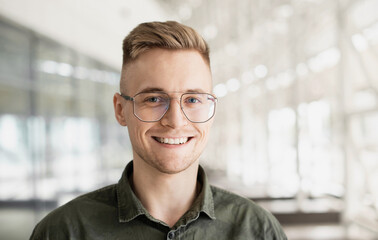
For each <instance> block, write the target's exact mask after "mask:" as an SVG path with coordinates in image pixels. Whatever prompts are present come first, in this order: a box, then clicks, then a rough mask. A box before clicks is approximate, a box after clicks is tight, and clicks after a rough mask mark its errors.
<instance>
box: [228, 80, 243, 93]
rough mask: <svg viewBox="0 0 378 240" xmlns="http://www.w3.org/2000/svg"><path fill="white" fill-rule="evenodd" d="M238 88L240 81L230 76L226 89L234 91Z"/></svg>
mask: <svg viewBox="0 0 378 240" xmlns="http://www.w3.org/2000/svg"><path fill="white" fill-rule="evenodd" d="M239 88H240V82H239V80H238V79H236V78H231V79H229V80H228V81H227V89H228V91H230V92H236V91H237V90H239Z"/></svg>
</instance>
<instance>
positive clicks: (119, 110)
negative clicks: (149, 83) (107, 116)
mask: <svg viewBox="0 0 378 240" xmlns="http://www.w3.org/2000/svg"><path fill="white" fill-rule="evenodd" d="M113 105H114V114H115V117H116V119H117V121H118V123H119V124H120V125H121V126H127V124H126V118H125V113H124V112H125V109H124V104H122V97H121V95H119V93H115V94H114V96H113Z"/></svg>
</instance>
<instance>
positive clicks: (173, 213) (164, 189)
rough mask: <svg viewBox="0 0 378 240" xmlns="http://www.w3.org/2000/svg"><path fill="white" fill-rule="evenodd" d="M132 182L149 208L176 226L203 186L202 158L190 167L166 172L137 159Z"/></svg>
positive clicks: (149, 210)
mask: <svg viewBox="0 0 378 240" xmlns="http://www.w3.org/2000/svg"><path fill="white" fill-rule="evenodd" d="M133 165H134V170H133V176H132V186H133V190H134V192H135V194H136V196H137V197H138V198H139V200H140V201H141V202H142V204H143V206H144V207H145V208H146V210H147V211H148V212H149V213H150V214H151V216H153V217H154V218H156V219H159V220H161V221H163V222H165V223H166V224H167V225H168V226H170V227H172V226H173V225H174V224H175V223H176V222H177V221H178V220H179V219H180V217H182V216H183V215H184V214H185V212H187V211H188V210H189V208H190V207H191V206H192V204H193V202H194V200H195V199H196V197H197V195H198V193H199V190H200V186H199V183H197V173H198V161H197V162H195V163H193V164H192V165H191V166H190V167H189V168H187V169H186V170H184V171H182V172H179V173H175V174H166V173H162V172H160V171H158V170H156V169H155V168H153V167H151V166H150V165H148V164H147V163H145V162H144V161H143V160H140V159H139V160H136V161H135V160H134V163H133Z"/></svg>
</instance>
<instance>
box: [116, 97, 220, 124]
mask: <svg viewBox="0 0 378 240" xmlns="http://www.w3.org/2000/svg"><path fill="white" fill-rule="evenodd" d="M121 96H122V97H123V98H124V99H126V100H127V101H132V102H133V103H134V104H133V112H134V115H135V117H137V118H138V119H139V120H141V121H143V122H157V121H160V119H162V118H163V116H164V114H165V113H166V112H167V111H168V109H169V106H170V103H171V98H170V97H169V95H168V94H167V93H164V92H148V93H144V92H142V93H138V94H136V95H135V96H134V97H130V96H126V95H124V94H122V93H121ZM216 103H217V98H216V97H215V96H213V95H211V94H209V93H183V94H182V95H181V97H180V107H181V110H182V112H183V113H184V115H185V117H186V118H187V119H188V120H189V121H191V122H193V123H204V122H207V121H209V120H210V119H211V118H212V117H213V116H214V114H215V106H216Z"/></svg>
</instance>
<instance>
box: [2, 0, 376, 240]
mask: <svg viewBox="0 0 378 240" xmlns="http://www.w3.org/2000/svg"><path fill="white" fill-rule="evenodd" d="M154 20H158V21H165V20H177V21H180V22H182V23H184V24H187V25H190V26H192V27H194V28H195V29H197V30H198V31H199V32H200V33H201V34H202V35H203V36H204V38H205V39H206V40H207V41H208V43H209V45H210V48H211V59H212V64H211V65H212V70H213V77H214V93H215V94H216V95H217V96H218V97H219V104H218V108H217V116H216V121H215V123H214V126H213V130H212V135H211V138H210V141H209V144H208V148H207V150H206V152H205V153H204V154H203V156H202V159H201V161H202V165H203V166H204V167H205V168H206V169H207V172H208V175H209V178H210V181H211V182H212V183H213V184H215V185H218V186H222V187H223V188H227V189H229V190H231V191H234V192H237V193H240V194H242V195H244V196H246V197H249V198H251V199H253V200H255V201H256V202H257V203H258V204H260V205H262V206H263V207H265V208H267V209H269V210H270V211H272V212H273V213H274V214H275V216H276V217H277V218H278V219H279V221H280V222H281V224H282V225H283V226H284V229H285V231H286V233H287V235H288V237H289V239H340V240H341V239H378V77H377V76H378V0H237V1H236V0H235V1H231V0H229V1H227V0H185V1H175V0H110V1H101V0H54V1H51V0H34V1H28V0H0V239H4V240H16V239H17V240H18V239H28V237H29V236H30V234H31V231H32V229H33V227H34V225H35V224H36V223H37V222H38V221H39V220H40V219H41V218H42V217H43V216H45V214H46V213H47V212H49V211H50V210H51V209H53V208H56V207H57V206H60V205H61V204H64V203H65V202H67V201H69V200H70V199H72V198H73V197H75V196H77V195H79V194H83V193H85V192H88V191H91V190H93V189H96V188H99V187H102V186H105V185H108V184H112V183H115V182H117V181H118V179H119V177H120V175H121V172H122V170H123V168H124V166H125V165H126V163H127V162H128V161H130V160H131V159H132V153H131V146H130V143H129V140H128V136H127V129H126V128H123V127H120V126H119V125H118V123H117V122H116V120H115V118H114V113H113V105H112V96H113V94H114V93H115V92H116V91H118V83H119V78H120V69H121V59H122V51H121V44H122V40H123V38H124V37H125V36H126V35H127V34H128V32H129V31H130V30H131V29H132V28H134V27H135V26H136V25H137V24H138V23H140V22H144V21H154Z"/></svg>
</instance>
